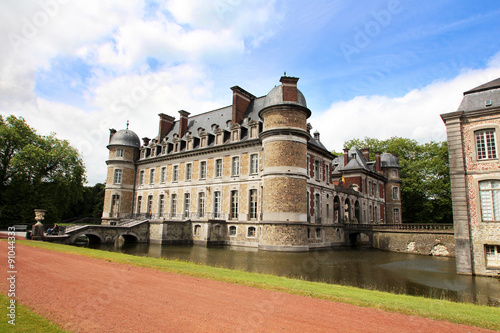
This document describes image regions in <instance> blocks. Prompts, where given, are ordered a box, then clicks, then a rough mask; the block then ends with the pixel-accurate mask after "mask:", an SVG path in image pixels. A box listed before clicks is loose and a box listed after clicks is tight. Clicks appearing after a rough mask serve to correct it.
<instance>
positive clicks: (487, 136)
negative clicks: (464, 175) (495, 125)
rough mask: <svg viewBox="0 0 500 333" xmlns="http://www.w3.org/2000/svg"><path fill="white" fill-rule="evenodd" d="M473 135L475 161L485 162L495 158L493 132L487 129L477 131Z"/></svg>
mask: <svg viewBox="0 0 500 333" xmlns="http://www.w3.org/2000/svg"><path fill="white" fill-rule="evenodd" d="M475 134H476V135H475V136H476V150H477V159H478V160H486V159H490V158H497V147H496V142H495V130H492V129H489V130H484V131H477V132H476V133H475Z"/></svg>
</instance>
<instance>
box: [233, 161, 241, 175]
mask: <svg viewBox="0 0 500 333" xmlns="http://www.w3.org/2000/svg"><path fill="white" fill-rule="evenodd" d="M239 174H240V157H239V156H234V157H233V159H232V163H231V176H238V175H239Z"/></svg>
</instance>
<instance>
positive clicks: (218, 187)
mask: <svg viewBox="0 0 500 333" xmlns="http://www.w3.org/2000/svg"><path fill="white" fill-rule="evenodd" d="M297 81H298V78H295V77H288V76H283V77H281V80H280V82H281V85H279V86H276V87H275V88H273V89H272V90H271V91H270V92H269V93H268V94H267V95H266V96H263V97H255V96H254V95H252V94H251V93H249V92H247V91H245V90H244V89H242V88H240V87H238V86H235V87H232V88H231V89H232V91H233V103H232V105H230V106H227V107H224V108H221V109H217V110H213V111H210V112H206V113H202V114H199V115H195V116H192V117H190V113H189V112H187V111H184V110H181V111H179V120H175V118H174V117H172V116H169V115H165V114H163V113H160V114H159V118H160V119H159V129H158V133H157V134H155V137H154V138H153V139H149V138H143V139H142V144H141V142H140V140H139V138H138V136H137V135H136V134H135V133H134V132H132V131H131V130H129V129H128V128H127V129H125V130H120V131H118V132H117V131H115V130H110V140H109V145H108V149H109V159H108V160H107V162H106V163H107V165H108V175H107V180H106V192H105V201H104V210H103V216H102V221H103V224H115V223H119V222H120V221H123V220H126V219H130V218H150V219H151V220H150V235H151V241H152V242H157V243H161V244H169V243H180V242H192V243H195V244H228V245H239V246H249V247H258V248H259V249H263V250H280V251H305V250H309V249H313V248H318V247H328V246H334V245H340V244H345V239H344V238H345V236H344V232H343V226H344V225H345V224H349V223H359V224H378V223H401V199H400V190H399V188H400V180H399V163H398V160H397V158H396V157H395V156H393V155H390V154H380V153H377V154H376V159H375V161H370V160H369V156H368V151H363V152H360V151H359V150H355V149H352V150H350V151H346V152H345V155H344V156H342V157H335V156H334V155H332V154H331V153H330V151H328V150H327V149H326V148H325V147H324V146H323V144H322V143H321V141H320V135H319V133H317V132H316V133H314V134H312V135H311V133H310V131H311V129H312V128H311V125H310V124H308V122H307V119H308V118H309V117H310V115H311V111H310V110H309V109H308V108H307V105H306V100H305V98H304V96H303V94H302V93H301V92H300V90H298V89H297Z"/></svg>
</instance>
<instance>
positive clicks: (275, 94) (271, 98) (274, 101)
mask: <svg viewBox="0 0 500 333" xmlns="http://www.w3.org/2000/svg"><path fill="white" fill-rule="evenodd" d="M280 104H297V105H301V106H303V107H305V108H307V104H306V99H305V97H304V95H303V94H302V92H301V91H300V90H299V89H297V102H290V101H286V102H284V101H283V85H279V86H276V87H274V88H273V89H272V90H271V91H270V92H269V93H268V94H267V96H266V98H265V99H264V105H263V108H267V107H269V106H272V105H280Z"/></svg>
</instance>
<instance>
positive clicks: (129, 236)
mask: <svg viewBox="0 0 500 333" xmlns="http://www.w3.org/2000/svg"><path fill="white" fill-rule="evenodd" d="M120 236H121V237H122V238H123V239H124V240H125V243H138V242H139V239H140V238H139V236H137V234H136V233H134V232H127V233H118V234H117V235H116V236H115V237H114V238H113V242H116V241H117V240H118V239H119V238H120Z"/></svg>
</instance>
